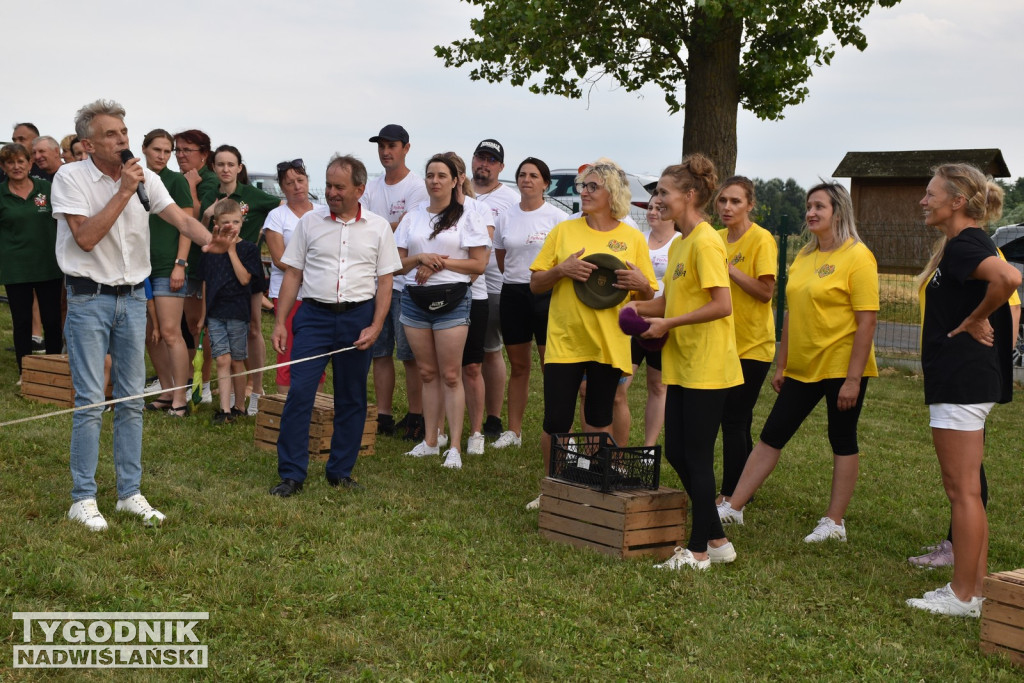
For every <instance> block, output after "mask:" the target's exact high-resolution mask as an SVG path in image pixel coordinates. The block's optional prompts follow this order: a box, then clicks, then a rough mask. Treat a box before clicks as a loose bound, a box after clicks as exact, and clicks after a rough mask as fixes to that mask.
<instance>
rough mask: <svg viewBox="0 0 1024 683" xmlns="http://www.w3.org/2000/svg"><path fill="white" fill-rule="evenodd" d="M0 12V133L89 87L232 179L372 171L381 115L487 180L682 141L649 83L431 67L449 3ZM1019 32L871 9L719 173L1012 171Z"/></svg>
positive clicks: (919, 3) (1009, 2)
mask: <svg viewBox="0 0 1024 683" xmlns="http://www.w3.org/2000/svg"><path fill="white" fill-rule="evenodd" d="M4 5H5V6H4V9H3V10H2V12H3V18H4V20H5V21H4V23H5V24H6V25H8V26H9V27H10V26H11V25H13V24H19V25H20V26H21V27H22V29H23V30H20V31H14V30H8V31H6V32H5V36H4V46H5V48H6V53H7V54H6V62H7V64H6V68H5V69H4V79H3V85H2V86H0V112H2V113H3V117H4V118H5V119H6V123H5V122H4V121H0V138H5V139H10V126H11V125H13V124H14V123H15V122H16V121H23V120H28V121H32V122H34V123H35V124H36V125H37V126H38V127H39V128H40V130H41V131H42V132H43V133H44V134H49V135H53V136H54V137H56V138H58V139H59V138H60V137H62V136H63V135H65V134H67V133H70V132H72V130H73V119H74V113H75V110H76V109H78V107H80V106H81V105H82V104H84V103H86V102H89V101H92V100H94V99H96V98H99V97H104V98H112V99H116V100H118V101H119V102H121V103H122V104H123V105H124V106H125V108H126V109H127V111H128V116H127V119H126V122H127V124H128V129H129V132H130V134H131V137H132V149H133V150H134V151H135V152H136V153H137V154H139V153H140V149H139V148H140V147H141V141H142V137H143V135H144V134H145V133H146V132H147V131H148V130H150V129H152V128H156V127H162V128H166V129H168V130H170V131H171V132H176V131H178V130H182V129H185V128H193V127H195V128H201V129H203V130H205V131H206V132H207V133H208V134H209V135H210V136H211V138H212V139H213V143H214V145H218V144H222V143H230V144H233V145H235V146H237V147H238V148H239V149H241V151H242V154H243V157H244V159H245V161H246V164H247V166H248V168H249V170H250V171H263V172H270V171H273V170H274V168H275V166H276V164H277V162H278V161H281V160H284V159H292V158H295V157H302V158H303V159H305V160H306V162H307V167H309V168H310V172H311V173H310V174H311V176H312V183H311V184H312V185H313V186H314V187H316V186H320V185H322V169H323V168H324V167H325V165H326V162H327V160H328V158H329V157H330V155H331V154H332V153H333V152H335V151H341V152H351V153H354V154H356V155H358V156H359V157H360V158H362V159H363V160H364V161H365V162H366V163H367V166H368V168H369V169H370V171H371V172H375V171H379V170H380V166H379V163H378V161H377V158H376V147H375V145H373V144H371V143H369V142H368V138H369V137H370V136H372V135H375V134H376V133H377V131H378V130H379V129H380V127H381V126H382V125H384V124H385V123H391V122H395V123H401V124H403V125H404V126H405V127H406V128H407V129H408V130H409V133H410V135H411V137H412V152H411V154H410V166H412V167H413V168H414V170H417V171H418V172H422V165H423V163H424V161H425V160H426V159H427V158H428V157H429V156H430V155H431V154H432V153H434V152H439V151H443V150H447V149H454V150H455V151H457V152H459V153H460V154H462V155H463V156H464V157H466V158H468V157H469V155H471V154H472V152H473V149H474V148H475V146H476V143H477V142H479V141H480V140H481V139H483V138H487V137H494V138H497V139H498V140H500V141H501V142H502V143H503V144H504V145H505V148H506V161H507V164H506V166H507V167H506V169H505V172H504V173H503V177H511V176H512V174H513V172H514V170H515V166H516V164H517V163H518V161H519V160H520V159H522V158H523V157H525V156H536V157H539V158H541V159H544V160H545V161H547V162H548V163H549V165H550V166H551V167H552V168H557V167H575V166H578V165H579V164H580V163H583V162H585V161H589V160H593V159H595V158H597V157H599V156H608V157H611V158H612V159H615V160H616V161H618V162H619V163H620V164H621V165H622V166H623V167H625V168H626V169H627V170H629V171H633V172H636V173H653V174H657V173H658V172H659V171H660V169H661V168H663V167H664V166H665V165H667V164H669V163H673V162H675V161H678V159H679V155H680V152H681V146H682V143H681V140H682V125H683V115H682V113H680V114H677V115H673V116H669V115H668V113H667V110H666V107H665V104H664V100H663V98H662V95H661V93H660V91H658V90H656V89H648V90H645V91H642V93H641V96H640V97H638V96H637V94H635V93H632V94H631V93H626V92H624V91H623V90H622V89H616V88H614V87H613V84H612V83H611V82H606V83H603V84H602V85H601V86H600V87H599V89H598V90H596V91H595V92H593V93H592V96H591V98H590V101H589V103H588V102H586V101H578V100H574V101H570V100H566V99H563V98H559V97H555V96H540V95H534V94H531V93H530V92H529V91H527V90H526V89H525V88H515V87H512V86H510V85H505V84H495V85H492V84H488V83H481V82H473V81H470V80H469V78H468V75H467V74H468V71H469V69H462V70H453V69H445V68H444V66H443V64H442V62H441V61H440V60H439V59H437V58H436V57H434V54H433V46H434V45H436V44H442V43H448V42H451V41H453V40H456V39H458V38H462V37H468V36H469V35H470V30H469V20H470V19H471V18H472V17H473V16H474V15H475V13H476V12H477V11H478V10H477V9H476V8H473V7H470V6H469V5H467V4H465V3H462V2H458V1H457V0H430V1H429V2H424V1H423V0H377V1H376V2H352V1H351V0H342V1H341V2H326V1H321V2H303V1H301V0H292V1H291V2H281V1H280V0H248V2H244V3H242V2H220V1H218V0H205V1H203V2H200V1H198V0H178V1H176V2H174V3H172V4H170V5H157V4H153V3H137V2H126V1H124V0H104V1H103V2H96V1H95V0H75V1H71V0H49V1H48V2H46V3H44V4H41V5H39V7H38V8H37V10H38V9H43V10H44V11H45V20H44V21H43V22H33V21H32V19H33V18H36V17H38V14H36V10H32V9H30V7H29V6H28V5H26V4H23V3H22V4H16V3H13V2H6V3H4ZM19 15H20V16H19ZM1022 26H1024V2H1019V1H1018V0H972V1H971V2H964V1H963V0H903V2H902V3H901V4H900V5H898V6H897V7H896V8H894V9H877V8H876V9H875V10H874V11H873V12H872V14H871V15H870V16H869V17H868V18H867V20H866V21H865V22H864V23H863V28H864V32H865V34H866V35H867V39H868V43H869V45H868V48H867V50H866V51H865V52H858V51H857V50H855V49H853V48H849V49H844V50H841V51H839V52H838V54H837V55H836V57H835V59H834V60H833V63H832V65H831V66H829V67H824V68H822V69H820V70H818V72H816V73H815V75H814V76H813V77H812V78H811V80H810V81H809V83H808V86H809V88H810V96H809V97H808V99H807V101H806V102H805V103H804V104H802V105H799V106H797V107H794V108H790V109H789V110H787V112H786V118H785V119H784V120H782V121H774V122H764V121H759V120H757V119H756V118H755V117H753V116H752V115H750V114H748V113H745V112H742V111H741V112H740V119H739V130H738V134H739V154H738V161H737V172H740V173H744V174H746V175H749V176H752V177H754V176H756V177H762V178H770V177H775V176H778V177H782V178H787V177H793V178H796V180H797V181H798V182H799V183H800V184H801V185H803V186H805V187H806V186H808V185H809V184H811V183H813V182H814V181H815V180H816V178H817V176H819V175H821V176H824V177H828V176H830V174H831V173H832V171H833V170H835V168H836V166H837V165H838V164H839V162H840V160H841V159H842V158H843V155H844V154H845V153H846V152H847V151H850V150H857V151H872V150H903V149H948V148H972V147H998V148H1000V149H1001V150H1002V152H1003V155H1004V158H1005V160H1006V163H1007V165H1008V166H1009V169H1010V172H1011V173H1012V174H1013V177H1017V176H1019V175H1024V135H1022V126H1021V121H1022V119H1024V95H1022V89H1021V87H1020V85H1019V80H1020V79H1019V76H1020V73H1021V70H1022V67H1024V48H1022V47H1021V46H1020V41H1019V35H1020V30H1021V27H1022ZM3 126H7V127H6V129H5V128H3ZM171 166H172V168H174V167H175V164H174V162H172V163H171Z"/></svg>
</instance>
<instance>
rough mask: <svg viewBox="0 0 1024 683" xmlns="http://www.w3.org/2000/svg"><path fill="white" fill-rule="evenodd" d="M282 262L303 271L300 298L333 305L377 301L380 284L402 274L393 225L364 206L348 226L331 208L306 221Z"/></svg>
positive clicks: (310, 215)
mask: <svg viewBox="0 0 1024 683" xmlns="http://www.w3.org/2000/svg"><path fill="white" fill-rule="evenodd" d="M281 261H282V262H283V263H286V264H287V265H289V266H291V267H292V268H296V269H298V270H301V271H302V287H301V288H300V289H299V296H300V297H302V298H303V299H316V300H317V301H322V302H324V303H329V304H334V303H340V302H342V301H348V302H357V301H366V300H367V299H372V298H373V297H374V296H375V295H376V293H377V278H378V277H379V276H381V275H390V274H391V273H394V272H395V271H397V270H401V268H402V259H401V258H399V256H398V249H397V248H396V247H395V236H394V233H392V232H391V225H390V224H389V223H388V222H387V220H385V219H384V218H382V217H380V216H378V215H377V214H375V213H372V212H370V211H366V210H364V209H363V207H362V205H361V204H360V206H359V209H358V210H357V211H356V217H355V218H353V219H352V220H350V221H348V222H346V221H343V220H341V219H340V218H338V217H336V216H334V215H333V214H332V213H331V210H330V208H329V207H326V206H318V207H316V208H315V209H313V210H312V211H310V212H309V213H307V214H306V215H304V216H303V217H302V218H300V219H299V222H298V223H297V224H296V225H295V231H294V232H293V233H292V237H291V241H290V242H288V246H287V247H285V250H284V256H282V257H281Z"/></svg>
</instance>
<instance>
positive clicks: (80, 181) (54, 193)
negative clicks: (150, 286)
mask: <svg viewBox="0 0 1024 683" xmlns="http://www.w3.org/2000/svg"><path fill="white" fill-rule="evenodd" d="M143 171H144V173H145V185H146V192H147V193H148V194H149V206H150V210H149V212H147V211H146V209H144V208H143V207H142V202H140V201H139V198H138V196H137V195H134V194H133V195H132V198H131V199H130V200H129V201H128V204H127V206H125V208H124V211H122V212H121V215H120V216H118V217H117V220H115V221H114V225H113V226H111V228H110V232H108V233H107V234H106V235H104V237H103V239H101V240H100V241H99V242H98V243H97V244H96V246H95V247H94V248H93V250H92V251H84V250H83V249H82V248H81V247H80V246H78V243H77V242H75V237H74V235H72V234H71V228H70V227H68V221H67V216H68V215H72V216H85V217H86V218H89V217H91V216H95V215H96V214H98V213H99V212H100V211H102V210H103V207H105V206H106V205H107V204H108V203H109V202H110V200H111V199H113V198H114V195H116V194H117V192H118V190H120V189H121V180H120V179H118V180H117V181H116V182H115V181H114V179H113V178H111V177H110V176H108V175H106V174H104V173H103V171H101V170H100V169H98V168H96V164H94V163H93V161H92V157H89V158H88V159H86V160H85V161H81V162H79V163H76V164H64V165H63V166H61V167H60V169H58V171H57V175H56V176H55V177H54V179H53V188H52V189H51V191H50V200H51V202H52V205H53V217H54V218H56V219H57V245H56V253H57V265H59V266H60V269H61V270H62V271H64V274H65V275H73V276H77V277H87V278H89V279H91V280H93V281H95V282H99V283H100V284H104V285H137V284H139V283H140V282H142V281H143V280H145V279H146V278H147V277H149V273H150V270H151V268H150V263H149V214H150V213H157V214H158V213H160V212H161V211H163V210H164V209H166V208H167V207H168V206H170V205H171V204H173V203H174V200H173V199H171V195H170V194H169V193H168V192H167V188H165V187H164V184H163V181H161V180H160V176H158V175H157V174H156V173H153V172H152V171H150V170H149V169H148V168H147V169H143Z"/></svg>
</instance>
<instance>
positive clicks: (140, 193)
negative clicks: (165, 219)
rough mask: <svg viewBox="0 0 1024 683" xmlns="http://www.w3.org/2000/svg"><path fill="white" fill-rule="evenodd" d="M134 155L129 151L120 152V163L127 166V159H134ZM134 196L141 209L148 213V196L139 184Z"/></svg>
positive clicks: (143, 186) (143, 187) (144, 188)
mask: <svg viewBox="0 0 1024 683" xmlns="http://www.w3.org/2000/svg"><path fill="white" fill-rule="evenodd" d="M134 158H135V155H134V154H132V151H131V150H130V149H122V150H121V163H122V164H127V163H128V160H129V159H134ZM135 194H136V195H138V197H139V201H140V202H142V208H144V209H145V210H146V211H149V194H147V193H146V186H145V185H143V184H142V183H139V184H138V185H136V186H135Z"/></svg>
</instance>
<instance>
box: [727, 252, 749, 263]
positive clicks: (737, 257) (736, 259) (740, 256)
mask: <svg viewBox="0 0 1024 683" xmlns="http://www.w3.org/2000/svg"><path fill="white" fill-rule="evenodd" d="M746 260H747V257H746V256H744V255H743V253H742V252H741V253H738V254H736V255H735V256H733V257H732V260H731V261H729V263H730V264H732V265H734V266H735V265H736V264H737V263H743V262H744V261H746Z"/></svg>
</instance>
